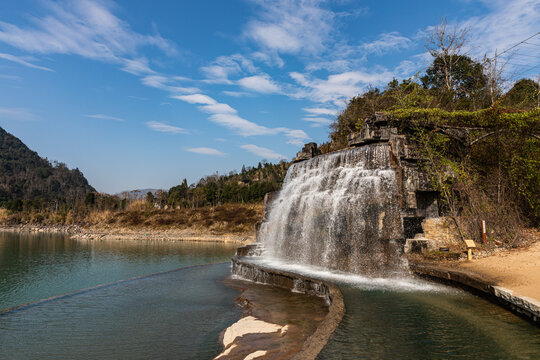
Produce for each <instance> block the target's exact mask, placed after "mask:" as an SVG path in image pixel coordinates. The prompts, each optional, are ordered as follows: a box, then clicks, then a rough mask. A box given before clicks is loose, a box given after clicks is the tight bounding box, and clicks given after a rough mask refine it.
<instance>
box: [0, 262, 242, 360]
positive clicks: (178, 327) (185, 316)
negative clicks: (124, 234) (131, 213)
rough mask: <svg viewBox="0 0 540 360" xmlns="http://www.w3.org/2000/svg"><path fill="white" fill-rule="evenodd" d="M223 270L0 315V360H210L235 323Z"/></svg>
mask: <svg viewBox="0 0 540 360" xmlns="http://www.w3.org/2000/svg"><path fill="white" fill-rule="evenodd" d="M229 271H230V266H229V264H218V265H205V266H196V267H189V268H184V269H180V270H178V271H172V272H168V273H165V274H159V275H156V276H150V277H145V278H143V279H138V280H135V281H127V282H121V283H119V284H116V285H114V286H105V287H101V288H98V289H96V290H93V291H86V292H81V293H79V294H75V295H73V296H69V297H64V298H59V299H57V300H54V301H48V302H44V303H39V304H37V305H34V306H31V307H26V308H22V309H21V310H18V311H12V312H8V313H4V314H2V315H0V358H2V359H37V358H39V359H119V358H122V359H164V358H167V359H171V358H174V359H211V358H213V357H214V356H216V355H217V354H218V353H219V352H220V350H221V345H220V344H219V342H218V337H219V333H220V331H222V330H223V329H225V328H226V327H227V326H229V325H230V324H231V323H233V322H235V321H236V320H238V318H239V317H240V316H241V311H240V308H239V307H237V306H235V305H234V299H235V297H236V296H238V292H237V291H236V290H234V289H232V288H230V287H228V286H225V285H224V284H223V282H222V279H223V277H224V276H226V275H227V274H228V273H229Z"/></svg>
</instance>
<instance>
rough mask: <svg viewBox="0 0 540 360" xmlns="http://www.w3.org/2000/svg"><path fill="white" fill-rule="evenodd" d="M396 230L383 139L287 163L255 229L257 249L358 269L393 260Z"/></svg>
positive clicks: (390, 264)
mask: <svg viewBox="0 0 540 360" xmlns="http://www.w3.org/2000/svg"><path fill="white" fill-rule="evenodd" d="M402 238H403V226H402V223H401V218H400V213H399V206H398V192H397V186H396V178H395V171H394V169H393V168H392V167H391V163H390V147H389V145H388V144H370V145H366V146H362V147H360V148H354V149H349V150H344V151H341V152H338V153H333V154H327V155H322V156H318V157H315V158H312V159H310V160H307V161H303V162H300V163H296V164H293V165H292V166H291V167H290V168H289V171H288V172H287V176H286V178H285V182H284V184H283V189H282V190H281V191H280V193H279V195H278V197H277V198H276V199H275V200H274V201H273V202H272V204H271V207H270V211H269V214H268V216H267V220H266V221H265V223H263V224H262V226H261V229H260V232H259V240H260V242H262V244H263V246H264V248H265V256H269V257H273V258H278V259H283V260H288V261H294V262H298V263H302V264H307V265H316V266H322V267H324V268H327V269H334V270H341V271H346V272H354V273H359V274H366V275H372V274H377V275H381V274H387V273H389V272H394V271H396V270H398V269H399V268H400V267H401V265H400V257H399V255H400V254H399V251H398V244H397V240H399V239H402Z"/></svg>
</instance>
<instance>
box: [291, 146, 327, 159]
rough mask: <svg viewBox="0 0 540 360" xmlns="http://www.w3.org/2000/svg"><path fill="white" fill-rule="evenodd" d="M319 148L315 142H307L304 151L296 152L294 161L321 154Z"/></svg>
mask: <svg viewBox="0 0 540 360" xmlns="http://www.w3.org/2000/svg"><path fill="white" fill-rule="evenodd" d="M320 153H321V152H320V151H319V148H318V147H317V144H316V143H314V142H311V143H307V144H305V145H304V147H303V148H302V151H300V152H299V153H297V154H296V157H295V158H294V159H293V163H295V162H299V161H304V160H308V159H311V158H313V157H315V156H317V155H320Z"/></svg>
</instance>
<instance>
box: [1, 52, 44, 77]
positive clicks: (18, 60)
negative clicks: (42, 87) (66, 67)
mask: <svg viewBox="0 0 540 360" xmlns="http://www.w3.org/2000/svg"><path fill="white" fill-rule="evenodd" d="M0 59H4V60H8V61H13V62H15V63H17V64H20V65H24V66H26V67H29V68H32V69H38V70H43V71H52V72H54V70H53V69H49V68H48V67H45V66H39V65H36V64H32V63H31V62H29V61H27V60H25V58H23V57H20V56H15V55H11V54H5V53H0Z"/></svg>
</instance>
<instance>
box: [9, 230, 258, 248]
mask: <svg viewBox="0 0 540 360" xmlns="http://www.w3.org/2000/svg"><path fill="white" fill-rule="evenodd" d="M0 231H6V232H19V233H63V234H68V235H69V236H70V237H71V238H72V239H75V240H91V241H96V240H100V241H104V240H111V241H118V240H134V241H137V240H145V241H148V240H150V241H197V242H220V243H234V244H249V243H252V242H254V241H255V233H254V231H251V232H243V233H223V234H215V233H211V232H208V231H203V230H190V229H168V230H157V229H151V228H131V229H130V228H119V227H108V228H99V227H91V228H85V227H82V226H79V225H67V226H61V225H57V226H41V225H39V226H38V225H21V226H0Z"/></svg>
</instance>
